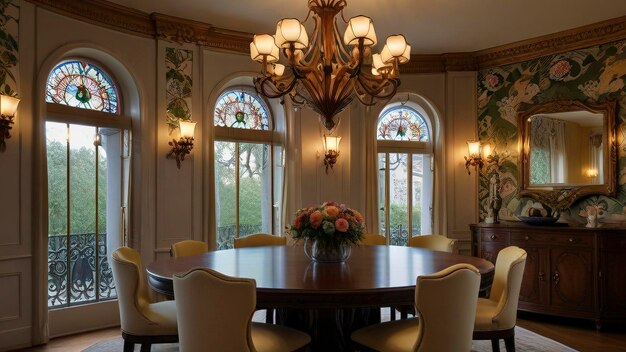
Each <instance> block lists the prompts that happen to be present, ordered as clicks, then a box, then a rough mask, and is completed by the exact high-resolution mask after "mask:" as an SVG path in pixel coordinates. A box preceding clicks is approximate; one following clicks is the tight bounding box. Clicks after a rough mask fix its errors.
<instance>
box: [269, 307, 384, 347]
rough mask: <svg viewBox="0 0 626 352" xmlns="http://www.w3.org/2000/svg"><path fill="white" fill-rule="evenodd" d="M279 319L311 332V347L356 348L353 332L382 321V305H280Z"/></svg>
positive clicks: (283, 322) (293, 326)
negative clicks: (349, 307)
mask: <svg viewBox="0 0 626 352" xmlns="http://www.w3.org/2000/svg"><path fill="white" fill-rule="evenodd" d="M276 323H277V324H280V325H285V326H289V327H292V328H295V329H298V330H301V331H304V332H306V333H308V334H309V335H311V351H324V352H328V351H353V349H352V343H351V340H350V335H351V334H352V332H353V331H355V330H357V329H360V328H362V327H364V326H368V325H372V324H376V323H380V308H351V309H277V310H276Z"/></svg>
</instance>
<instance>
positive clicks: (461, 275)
mask: <svg viewBox="0 0 626 352" xmlns="http://www.w3.org/2000/svg"><path fill="white" fill-rule="evenodd" d="M479 287H480V273H479V272H478V269H476V268H475V267H474V266H472V265H469V264H457V265H453V266H451V267H449V268H447V269H444V270H442V271H440V272H438V273H436V274H432V275H428V276H420V277H418V278H417V283H416V286H415V308H416V312H417V315H418V317H419V319H420V329H419V331H420V332H419V334H420V337H421V338H420V339H419V341H418V342H417V346H415V347H416V348H414V349H413V350H416V351H470V350H471V349H472V334H473V332H474V319H475V317H476V303H477V301H478V289H479Z"/></svg>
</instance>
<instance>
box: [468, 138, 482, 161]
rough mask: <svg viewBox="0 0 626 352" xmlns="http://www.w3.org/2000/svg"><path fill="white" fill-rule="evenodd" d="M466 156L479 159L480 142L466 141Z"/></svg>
mask: <svg viewBox="0 0 626 352" xmlns="http://www.w3.org/2000/svg"><path fill="white" fill-rule="evenodd" d="M467 154H469V156H470V158H475V157H479V156H480V142H479V141H474V140H470V141H467Z"/></svg>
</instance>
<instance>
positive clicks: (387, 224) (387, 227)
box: [385, 153, 391, 243]
mask: <svg viewBox="0 0 626 352" xmlns="http://www.w3.org/2000/svg"><path fill="white" fill-rule="evenodd" d="M389 185H390V181H389V153H385V236H386V237H387V243H390V242H391V223H390V222H389V211H390V210H391V208H390V201H389V195H390V191H389Z"/></svg>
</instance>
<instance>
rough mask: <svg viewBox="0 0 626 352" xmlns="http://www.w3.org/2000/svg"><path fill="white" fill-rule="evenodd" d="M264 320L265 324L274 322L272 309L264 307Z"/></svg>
mask: <svg viewBox="0 0 626 352" xmlns="http://www.w3.org/2000/svg"><path fill="white" fill-rule="evenodd" d="M265 322H266V323H267V324H274V309H270V308H268V309H266V310H265Z"/></svg>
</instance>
